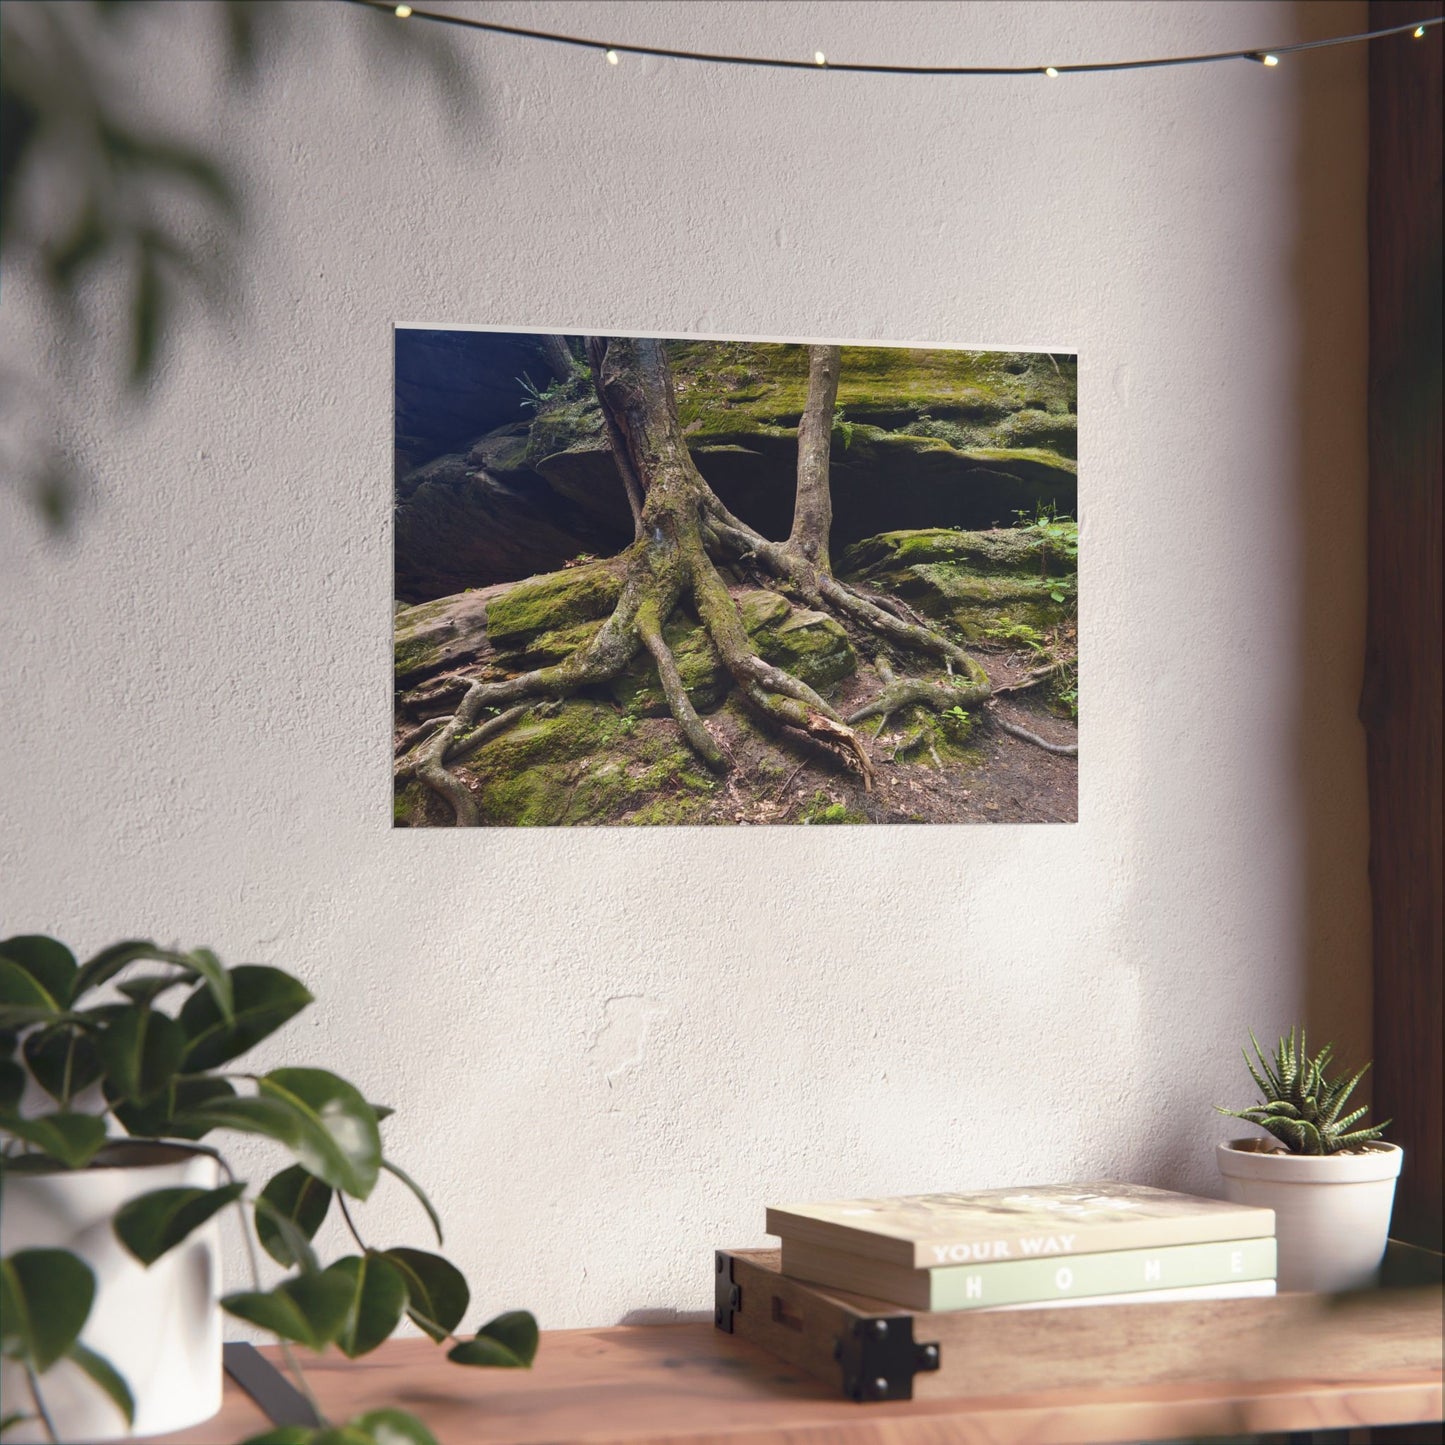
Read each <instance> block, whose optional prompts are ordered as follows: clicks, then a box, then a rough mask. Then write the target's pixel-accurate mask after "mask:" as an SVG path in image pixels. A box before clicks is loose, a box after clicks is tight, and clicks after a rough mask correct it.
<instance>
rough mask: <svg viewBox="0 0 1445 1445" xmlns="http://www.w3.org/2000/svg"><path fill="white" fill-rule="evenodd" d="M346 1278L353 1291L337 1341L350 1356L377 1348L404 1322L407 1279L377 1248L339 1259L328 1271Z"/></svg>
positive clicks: (329, 1273) (351, 1291) (352, 1357)
mask: <svg viewBox="0 0 1445 1445" xmlns="http://www.w3.org/2000/svg"><path fill="white" fill-rule="evenodd" d="M325 1274H326V1277H328V1278H329V1277H332V1276H334V1277H335V1278H337V1279H342V1280H345V1281H346V1285H347V1288H348V1290H349V1291H350V1294H351V1301H350V1304H349V1305H348V1306H347V1310H346V1320H345V1322H344V1323H343V1324H342V1326H341V1329H340V1330H339V1331H338V1332H337V1335H336V1344H337V1346H338V1348H339V1349H340V1350H341V1352H342V1354H344V1355H345V1356H346V1357H347V1358H348V1359H352V1360H354V1359H356V1358H357V1357H358V1356H359V1355H365V1354H368V1353H370V1351H372V1350H374V1349H375V1348H376V1347H377V1346H378V1345H379V1344H381V1343H382V1342H383V1341H384V1340H386V1339H388V1338H389V1337H390V1335H391V1332H392V1331H393V1330H394V1329H395V1328H396V1327H397V1325H398V1324H399V1323H400V1322H401V1312H402V1310H404V1309H405V1308H406V1299H407V1292H406V1281H405V1279H403V1278H402V1274H401V1271H400V1270H398V1269H397V1268H396V1267H395V1266H394V1265H391V1264H388V1263H387V1261H386V1259H385V1258H384V1257H383V1256H382V1255H380V1254H377V1253H376V1252H375V1251H372V1250H368V1251H367V1252H366V1253H365V1254H364V1255H358V1254H353V1255H349V1256H348V1257H347V1258H345V1259H338V1260H337V1261H336V1263H335V1264H333V1265H332V1266H331V1267H330V1268H329V1269H328V1270H326V1272H325Z"/></svg>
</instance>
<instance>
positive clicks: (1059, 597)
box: [1049, 592, 1064, 602]
mask: <svg viewBox="0 0 1445 1445" xmlns="http://www.w3.org/2000/svg"><path fill="white" fill-rule="evenodd" d="M1049 596H1050V597H1051V598H1052V599H1053V600H1054V601H1055V602H1062V601H1063V600H1064V594H1063V593H1062V592H1050V593H1049Z"/></svg>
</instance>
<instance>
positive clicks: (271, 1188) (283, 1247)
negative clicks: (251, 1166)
mask: <svg viewBox="0 0 1445 1445" xmlns="http://www.w3.org/2000/svg"><path fill="white" fill-rule="evenodd" d="M331 1193H332V1191H331V1187H330V1185H328V1184H323V1183H322V1181H321V1180H319V1179H318V1178H317V1177H316V1176H315V1175H314V1174H309V1173H308V1172H307V1171H306V1170H305V1169H303V1168H302V1167H301V1166H300V1165H299V1164H293V1165H291V1166H290V1168H288V1169H283V1170H282V1171H281V1172H280V1173H279V1174H278V1175H276V1176H275V1178H273V1179H272V1180H271V1181H270V1183H268V1184H267V1185H266V1187H265V1188H264V1189H263V1190H262V1191H261V1199H262V1200H264V1201H265V1202H266V1204H267V1205H268V1206H269V1208H268V1209H265V1210H261V1209H258V1210H257V1212H256V1237H257V1238H258V1239H259V1240H260V1241H261V1248H262V1249H264V1250H265V1251H266V1253H267V1254H269V1255H270V1256H271V1258H272V1259H274V1260H275V1261H276V1263H277V1264H284V1265H286V1266H287V1267H288V1268H289V1267H290V1266H292V1265H296V1264H299V1263H300V1262H301V1261H300V1259H299V1258H298V1257H297V1254H296V1249H295V1240H294V1238H290V1237H288V1236H287V1235H286V1233H285V1232H284V1230H283V1227H282V1226H281V1225H280V1224H278V1223H277V1220H276V1216H277V1215H279V1216H280V1217H281V1218H282V1219H286V1220H289V1221H290V1222H291V1224H292V1225H293V1227H294V1228H295V1229H296V1230H297V1231H298V1232H299V1233H300V1235H301V1237H302V1238H303V1239H304V1240H307V1241H309V1240H312V1239H315V1238H316V1231H317V1230H318V1229H320V1228H321V1226H322V1224H323V1223H324V1222H325V1219H326V1214H327V1211H328V1210H329V1209H330V1208H331Z"/></svg>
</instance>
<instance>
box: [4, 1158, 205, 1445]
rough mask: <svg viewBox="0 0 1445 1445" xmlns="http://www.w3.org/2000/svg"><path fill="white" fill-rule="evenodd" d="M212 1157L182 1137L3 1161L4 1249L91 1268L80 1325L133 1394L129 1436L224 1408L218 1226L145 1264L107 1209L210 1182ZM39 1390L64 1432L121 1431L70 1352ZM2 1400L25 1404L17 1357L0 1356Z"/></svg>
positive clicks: (178, 1426)
mask: <svg viewBox="0 0 1445 1445" xmlns="http://www.w3.org/2000/svg"><path fill="white" fill-rule="evenodd" d="M218 1173H219V1171H218V1167H217V1164H216V1161H215V1160H214V1159H213V1158H211V1157H210V1156H209V1155H207V1154H198V1153H196V1152H194V1151H193V1150H190V1149H187V1148H186V1147H185V1146H184V1145H169V1144H149V1143H141V1142H139V1141H137V1142H136V1143H124V1142H120V1143H116V1144H113V1145H107V1146H106V1148H105V1149H103V1150H102V1151H101V1153H100V1154H99V1155H97V1156H96V1159H95V1161H94V1162H93V1163H92V1164H91V1165H90V1166H89V1167H87V1168H85V1169H76V1170H67V1169H56V1170H55V1171H53V1172H48V1173H44V1174H24V1173H17V1172H16V1171H15V1170H9V1171H7V1173H6V1176H5V1189H4V1199H3V1209H0V1250H3V1252H4V1253H5V1254H7V1255H8V1254H13V1253H14V1252H16V1251H17V1250H21V1249H68V1250H70V1251H71V1252H72V1253H73V1254H77V1255H79V1256H80V1257H81V1258H82V1259H83V1260H85V1262H86V1263H87V1264H88V1265H89V1266H90V1267H91V1269H92V1270H93V1271H94V1272H95V1282H96V1291H95V1302H94V1304H93V1305H92V1306H91V1311H90V1318H89V1319H88V1320H87V1322H86V1325H85V1328H84V1329H83V1330H82V1331H81V1334H80V1338H81V1342H82V1343H83V1344H86V1345H88V1346H89V1347H90V1348H91V1349H93V1350H97V1351H99V1352H100V1353H101V1354H102V1355H104V1356H105V1357H106V1359H108V1360H109V1361H110V1363H111V1364H112V1365H114V1366H115V1368H116V1369H117V1370H118V1371H119V1372H120V1374H121V1375H122V1376H123V1377H124V1379H125V1381H126V1383H127V1384H128V1385H129V1386H130V1392H131V1395H132V1396H133V1397H134V1399H135V1425H134V1427H133V1429H134V1433H135V1434H137V1435H158V1434H162V1433H164V1432H165V1431H168V1430H182V1429H185V1428H186V1427H187V1426H190V1425H197V1424H200V1423H201V1422H202V1421H203V1420H209V1419H210V1417H211V1416H212V1415H214V1414H215V1413H216V1411H217V1410H219V1409H220V1408H221V1311H220V1307H219V1305H218V1304H217V1300H218V1299H219V1297H220V1284H221V1275H220V1270H221V1249H220V1230H219V1226H218V1223H217V1221H216V1220H215V1219H212V1220H210V1221H209V1222H208V1223H207V1224H205V1225H203V1226H202V1227H201V1228H200V1229H198V1230H196V1231H195V1233H194V1234H192V1235H190V1237H189V1238H188V1239H186V1240H185V1242H184V1243H183V1244H180V1245H178V1246H177V1247H176V1248H175V1249H173V1250H171V1252H170V1253H169V1254H165V1255H162V1256H161V1258H160V1259H158V1260H157V1261H156V1262H155V1263H154V1264H153V1265H151V1267H150V1268H149V1269H147V1268H146V1267H145V1266H144V1265H142V1264H141V1263H140V1262H139V1261H138V1260H136V1259H135V1257H134V1256H133V1255H131V1254H130V1253H128V1252H127V1251H126V1249H125V1248H124V1247H123V1246H122V1244H121V1243H120V1241H119V1240H118V1239H117V1238H116V1237H115V1233H114V1231H113V1230H112V1229H111V1220H112V1218H113V1217H114V1216H115V1212H116V1211H117V1210H118V1209H119V1208H120V1207H121V1205H123V1204H124V1203H126V1201H127V1200H130V1199H133V1198H135V1196H136V1195H138V1194H147V1193H149V1192H150V1191H151V1190H152V1189H171V1188H176V1187H178V1186H181V1185H195V1186H199V1187H200V1188H202V1189H214V1188H216V1186H217V1185H218V1183H219V1182H220V1181H219V1178H218ZM40 1391H41V1396H42V1398H43V1399H44V1401H45V1407H46V1409H47V1411H48V1412H49V1413H50V1416H51V1418H52V1419H53V1420H54V1422H55V1427H56V1430H57V1432H58V1434H59V1435H60V1438H61V1439H62V1440H69V1441H78V1440H85V1441H91V1440H95V1441H99V1440H118V1439H123V1438H125V1436H126V1435H127V1434H128V1433H129V1432H128V1431H127V1429H126V1424H125V1418H124V1417H123V1416H122V1415H121V1413H120V1411H119V1410H118V1409H117V1408H116V1407H115V1406H114V1405H113V1404H112V1403H111V1401H110V1399H109V1398H108V1397H107V1396H106V1394H105V1393H104V1392H103V1391H102V1390H101V1389H99V1387H98V1386H96V1385H95V1383H94V1382H93V1381H91V1380H90V1379H88V1378H87V1377H86V1376H85V1375H83V1374H82V1373H81V1372H80V1370H78V1369H77V1368H76V1367H75V1366H74V1365H73V1364H71V1363H70V1361H68V1360H60V1361H58V1362H57V1363H56V1364H54V1365H52V1366H51V1367H50V1369H48V1370H47V1371H46V1372H45V1374H44V1375H42V1376H41V1377H40ZM0 1395H3V1396H4V1399H5V1405H6V1409H7V1410H9V1409H26V1410H28V1409H29V1408H30V1404H29V1392H28V1390H27V1388H26V1384H25V1377H24V1373H23V1370H22V1368H21V1366H20V1365H18V1364H16V1363H14V1362H13V1361H10V1360H6V1361H4V1362H3V1365H0ZM45 1438H46V1436H45V1433H44V1430H43V1428H42V1427H41V1426H40V1425H39V1422H37V1421H27V1422H26V1423H25V1424H24V1425H22V1426H17V1427H16V1429H15V1430H14V1431H13V1432H12V1431H6V1433H5V1440H6V1445H10V1442H11V1441H12V1440H13V1441H17V1442H18V1441H36V1440H44V1439H45Z"/></svg>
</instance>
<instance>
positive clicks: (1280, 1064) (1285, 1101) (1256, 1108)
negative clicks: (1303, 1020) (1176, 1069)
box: [1215, 1026, 1390, 1154]
mask: <svg viewBox="0 0 1445 1445" xmlns="http://www.w3.org/2000/svg"><path fill="white" fill-rule="evenodd" d="M1249 1041H1250V1043H1252V1044H1253V1045H1254V1052H1255V1057H1256V1058H1258V1060H1259V1065H1260V1067H1259V1069H1256V1068H1255V1067H1254V1064H1253V1063H1252V1062H1251V1061H1250V1057H1249V1050H1248V1049H1245V1050H1244V1062H1245V1064H1246V1065H1247V1066H1248V1068H1249V1072H1250V1074H1251V1076H1252V1077H1253V1079H1254V1082H1255V1084H1256V1085H1257V1086H1258V1088H1259V1092H1260V1093H1261V1094H1262V1095H1263V1098H1262V1099H1261V1100H1260V1101H1259V1102H1258V1103H1257V1104H1251V1105H1250V1106H1249V1107H1248V1108H1247V1109H1225V1108H1222V1107H1220V1106H1219V1105H1215V1107H1216V1109H1218V1110H1219V1112H1220V1113H1221V1114H1228V1115H1229V1116H1230V1117H1231V1118H1234V1119H1248V1120H1249V1122H1250V1123H1251V1124H1258V1125H1259V1127H1260V1128H1261V1129H1266V1130H1268V1131H1269V1133H1271V1134H1273V1135H1274V1137H1275V1138H1276V1139H1278V1140H1279V1142H1280V1143H1281V1144H1283V1145H1284V1146H1285V1148H1286V1149H1288V1150H1289V1152H1290V1153H1291V1154H1338V1153H1339V1152H1340V1151H1341V1150H1344V1149H1351V1148H1353V1147H1354V1146H1355V1145H1357V1144H1367V1143H1369V1142H1370V1140H1372V1139H1378V1138H1380V1137H1381V1135H1383V1134H1384V1132H1385V1128H1386V1125H1388V1124H1389V1123H1390V1120H1388V1119H1386V1120H1385V1122H1384V1123H1383V1124H1377V1125H1376V1126H1375V1127H1373V1128H1369V1129H1355V1130H1354V1131H1353V1132H1351V1131H1350V1126H1351V1125H1352V1124H1357V1123H1358V1122H1359V1121H1360V1120H1361V1119H1363V1118H1364V1117H1365V1115H1366V1114H1367V1113H1368V1112H1369V1106H1368V1105H1365V1106H1363V1107H1361V1108H1359V1109H1354V1110H1352V1111H1351V1112H1350V1113H1348V1114H1346V1113H1344V1107H1345V1101H1346V1100H1347V1099H1348V1098H1349V1097H1350V1095H1351V1094H1352V1093H1353V1092H1354V1089H1355V1085H1356V1084H1358V1083H1359V1082H1360V1080H1361V1079H1362V1078H1364V1076H1365V1070H1366V1069H1368V1068H1369V1067H1370V1066H1369V1064H1368V1063H1366V1064H1365V1066H1364V1068H1362V1069H1360V1070H1358V1071H1357V1072H1356V1073H1355V1074H1354V1075H1353V1076H1352V1077H1351V1078H1349V1079H1335V1080H1330V1079H1327V1078H1326V1077H1325V1066H1326V1065H1327V1064H1328V1063H1329V1062H1330V1059H1331V1057H1332V1056H1333V1054H1334V1050H1335V1046H1334V1045H1333V1044H1326V1045H1325V1046H1324V1048H1322V1049H1321V1050H1320V1052H1319V1053H1318V1054H1317V1055H1316V1056H1315V1057H1314V1058H1310V1056H1309V1052H1308V1050H1307V1048H1306V1046H1305V1031H1304V1028H1303V1026H1301V1028H1300V1029H1299V1042H1298V1044H1296V1042H1295V1030H1294V1029H1291V1030H1290V1031H1289V1038H1288V1039H1284V1038H1281V1039H1280V1041H1279V1047H1278V1048H1277V1049H1276V1050H1275V1054H1274V1059H1273V1062H1272V1063H1271V1061H1270V1060H1268V1059H1266V1058H1265V1056H1264V1052H1263V1050H1262V1049H1261V1048H1260V1046H1259V1040H1258V1039H1256V1038H1255V1036H1254V1034H1253V1032H1251V1033H1250V1035H1249ZM1261 1070H1262V1071H1263V1072H1261Z"/></svg>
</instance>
